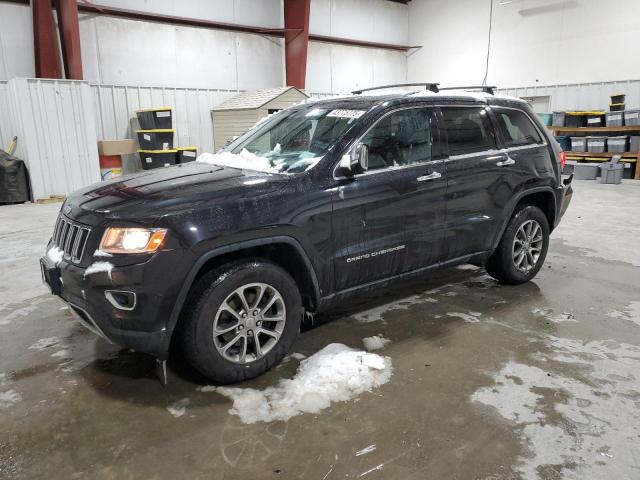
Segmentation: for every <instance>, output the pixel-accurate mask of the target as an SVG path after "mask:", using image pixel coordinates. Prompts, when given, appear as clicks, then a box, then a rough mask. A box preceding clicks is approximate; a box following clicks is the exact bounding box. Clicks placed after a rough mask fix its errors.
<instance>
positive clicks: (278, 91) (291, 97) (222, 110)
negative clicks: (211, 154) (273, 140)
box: [211, 87, 308, 150]
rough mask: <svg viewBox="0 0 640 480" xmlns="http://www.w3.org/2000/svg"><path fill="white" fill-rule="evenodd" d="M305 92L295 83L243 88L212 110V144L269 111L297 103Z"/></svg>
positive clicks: (218, 145)
mask: <svg viewBox="0 0 640 480" xmlns="http://www.w3.org/2000/svg"><path fill="white" fill-rule="evenodd" d="M306 98H308V95H307V94H306V93H304V92H303V91H301V90H298V89H297V88H295V87H279V88H267V89H264V90H254V91H251V92H243V93H241V94H239V95H236V96H235V97H232V98H230V99H229V100H227V101H225V102H223V103H221V104H220V105H218V106H217V107H215V108H214V109H213V110H212V111H211V119H212V120H213V145H214V148H215V149H216V150H217V149H219V148H223V147H224V146H225V145H227V143H228V142H229V141H230V140H232V139H233V138H234V137H236V136H238V135H242V134H243V133H244V132H246V131H247V130H249V129H250V128H251V127H253V126H254V125H255V124H256V122H257V121H258V120H260V119H261V118H262V117H265V116H266V115H268V114H270V113H275V112H277V111H279V110H283V109H285V108H287V107H290V106H291V105H295V104H296V103H300V102H301V101H303V100H304V99H306Z"/></svg>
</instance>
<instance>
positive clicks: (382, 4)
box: [307, 0, 409, 93]
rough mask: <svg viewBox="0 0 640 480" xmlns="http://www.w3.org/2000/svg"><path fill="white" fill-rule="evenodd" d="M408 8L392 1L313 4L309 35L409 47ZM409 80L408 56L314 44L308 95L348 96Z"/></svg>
mask: <svg viewBox="0 0 640 480" xmlns="http://www.w3.org/2000/svg"><path fill="white" fill-rule="evenodd" d="M408 26H409V9H408V8H407V6H406V5H402V4H399V3H394V2H388V1H387V0H311V18H310V21H309V31H310V32H311V33H315V34H318V35H328V36H332V37H338V38H350V39H358V40H365V41H370V42H380V43H393V44H398V45H407V43H408V42H409V30H408ZM406 80H407V56H406V54H405V53H403V52H395V51H389V50H379V49H372V48H362V47H351V46H344V45H335V44H327V43H320V42H310V44H309V53H308V62H307V91H309V92H314V93H316V92H322V93H347V92H350V91H351V90H355V89H356V88H365V87H371V86H374V85H382V84H388V83H401V82H405V81H406Z"/></svg>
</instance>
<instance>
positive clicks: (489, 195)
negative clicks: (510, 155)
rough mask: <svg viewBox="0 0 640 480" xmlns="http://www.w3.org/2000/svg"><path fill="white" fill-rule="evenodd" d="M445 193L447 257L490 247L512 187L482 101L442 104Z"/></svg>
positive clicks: (487, 112)
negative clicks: (446, 156) (445, 154)
mask: <svg viewBox="0 0 640 480" xmlns="http://www.w3.org/2000/svg"><path fill="white" fill-rule="evenodd" d="M440 129H441V131H442V132H443V133H444V136H445V137H446V143H447V145H448V158H447V160H446V171H447V194H446V220H445V240H444V245H443V248H444V256H445V260H452V259H455V258H459V257H462V256H465V255H469V254H473V253H477V252H482V251H485V250H489V249H490V248H491V244H492V240H493V238H494V235H495V233H496V229H497V228H498V226H499V219H500V218H501V215H502V211H503V209H504V206H505V205H506V202H508V200H509V199H510V198H511V196H510V194H509V192H510V191H511V187H510V185H509V183H508V182H505V178H504V175H503V173H504V172H503V169H502V166H501V165H504V163H501V162H506V161H507V160H508V159H507V158H506V155H505V153H504V152H502V151H500V150H499V149H498V144H497V139H496V134H495V130H494V127H493V123H492V121H491V118H490V113H489V111H488V110H487V108H485V107H484V106H481V105H473V106H471V105H469V106H442V107H441V112H440Z"/></svg>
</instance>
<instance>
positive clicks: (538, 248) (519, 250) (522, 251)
mask: <svg viewBox="0 0 640 480" xmlns="http://www.w3.org/2000/svg"><path fill="white" fill-rule="evenodd" d="M543 242H544V236H543V232H542V227H541V226H540V224H539V223H538V222H537V221H535V220H527V221H526V222H524V223H523V224H522V225H520V228H518V231H517V232H516V235H515V237H514V239H513V249H512V258H513V264H514V265H515V267H516V268H517V269H518V270H520V271H521V272H523V273H529V272H530V271H531V270H533V269H534V268H535V266H536V265H537V264H538V259H539V258H540V254H541V253H542V246H543Z"/></svg>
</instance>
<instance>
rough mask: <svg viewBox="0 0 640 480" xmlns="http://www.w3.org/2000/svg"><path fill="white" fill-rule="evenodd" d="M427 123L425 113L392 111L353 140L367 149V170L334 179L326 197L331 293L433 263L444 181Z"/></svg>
mask: <svg viewBox="0 0 640 480" xmlns="http://www.w3.org/2000/svg"><path fill="white" fill-rule="evenodd" d="M434 124H435V117H434V115H433V112H432V110H431V109H430V108H427V107H413V108H404V109H401V110H395V111H392V112H389V113H387V114H385V115H384V116H383V117H381V118H380V120H378V122H377V123H376V124H374V125H373V127H371V128H370V129H369V131H368V132H367V133H365V135H364V136H363V137H362V138H361V139H360V141H359V142H358V143H363V144H365V145H367V146H368V149H369V155H368V157H369V169H368V171H367V172H365V173H362V174H358V175H355V177H352V178H342V179H339V180H340V182H341V183H340V185H339V186H338V187H337V188H336V192H335V195H334V198H333V213H332V226H333V228H332V231H333V246H334V272H335V279H334V280H335V290H336V291H340V290H345V289H349V288H352V287H356V286H359V285H363V284H367V283H370V282H375V281H376V280H380V279H384V278H388V277H391V276H393V275H397V274H401V273H404V272H408V271H411V270H416V269H418V268H421V267H425V266H429V265H433V264H435V263H437V262H439V261H440V260H441V258H440V256H439V252H440V251H441V250H442V249H441V243H442V240H443V228H444V216H445V210H444V204H445V202H444V197H445V188H446V179H445V166H444V160H443V159H442V158H440V159H436V158H434V157H435V155H434V139H433V135H432V128H431V126H432V125H434ZM433 130H435V129H433Z"/></svg>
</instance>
